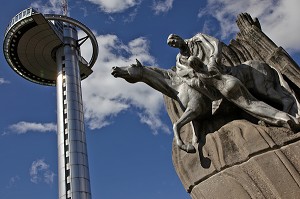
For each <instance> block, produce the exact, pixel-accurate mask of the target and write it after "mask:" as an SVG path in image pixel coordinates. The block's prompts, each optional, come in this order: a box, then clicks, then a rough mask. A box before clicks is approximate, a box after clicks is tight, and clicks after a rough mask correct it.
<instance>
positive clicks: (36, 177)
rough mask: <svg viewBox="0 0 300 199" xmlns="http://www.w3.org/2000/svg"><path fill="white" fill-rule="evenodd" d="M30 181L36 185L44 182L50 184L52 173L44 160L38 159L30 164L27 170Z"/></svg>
mask: <svg viewBox="0 0 300 199" xmlns="http://www.w3.org/2000/svg"><path fill="white" fill-rule="evenodd" d="M29 175H30V181H31V182H33V183H35V184H37V183H39V182H45V183H47V184H52V183H53V180H54V176H55V174H54V172H53V171H51V170H50V165H49V164H47V163H46V162H45V160H44V159H38V160H35V161H33V162H32V164H31V167H30V169H29Z"/></svg>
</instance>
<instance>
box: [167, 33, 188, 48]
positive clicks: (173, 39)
mask: <svg viewBox="0 0 300 199" xmlns="http://www.w3.org/2000/svg"><path fill="white" fill-rule="evenodd" d="M167 44H168V45H169V46H171V47H173V48H182V47H183V46H185V45H186V44H185V42H184V40H183V39H182V38H181V37H180V36H178V35H175V34H170V35H169V37H168V40H167Z"/></svg>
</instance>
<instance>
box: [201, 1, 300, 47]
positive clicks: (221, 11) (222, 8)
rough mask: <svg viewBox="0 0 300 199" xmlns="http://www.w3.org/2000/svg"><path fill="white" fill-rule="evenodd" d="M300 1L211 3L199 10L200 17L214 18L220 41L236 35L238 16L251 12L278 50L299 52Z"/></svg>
mask: <svg viewBox="0 0 300 199" xmlns="http://www.w3.org/2000/svg"><path fill="white" fill-rule="evenodd" d="M299 7H300V1H298V0H285V1H279V0H264V1H261V0H250V1H249V0H240V1H236V0H208V2H207V6H206V7H204V8H203V9H201V10H200V12H199V17H202V16H203V15H211V16H213V17H215V18H216V19H217V20H218V21H219V23H220V27H221V38H222V39H224V38H227V37H231V36H232V34H233V33H236V31H237V30H238V29H237V26H236V24H235V20H236V16H237V15H238V14H239V13H241V12H248V13H249V14H250V15H251V16H252V17H253V18H254V17H258V19H259V21H260V23H261V25H262V28H263V31H264V32H265V33H266V34H267V35H268V36H269V37H270V38H271V39H272V40H273V41H274V42H275V43H276V44H277V45H279V46H283V47H284V48H286V49H289V50H291V51H297V52H300V46H299V32H300V23H299V22H298V20H299V18H300V12H299Z"/></svg>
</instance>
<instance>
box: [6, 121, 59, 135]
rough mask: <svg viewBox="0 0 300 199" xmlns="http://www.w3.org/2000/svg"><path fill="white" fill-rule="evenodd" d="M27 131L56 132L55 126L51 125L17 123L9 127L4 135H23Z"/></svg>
mask: <svg viewBox="0 0 300 199" xmlns="http://www.w3.org/2000/svg"><path fill="white" fill-rule="evenodd" d="M29 131H36V132H56V125H55V124H53V123H33V122H24V121H22V122H18V123H16V124H13V125H10V126H9V131H8V132H5V133H4V134H24V133H27V132H29Z"/></svg>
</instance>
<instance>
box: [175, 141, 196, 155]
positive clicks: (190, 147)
mask: <svg viewBox="0 0 300 199" xmlns="http://www.w3.org/2000/svg"><path fill="white" fill-rule="evenodd" d="M179 148H180V149H182V150H184V151H185V152H187V153H196V149H195V147H194V146H193V145H192V144H191V143H189V144H187V145H186V144H184V145H181V146H179Z"/></svg>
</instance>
